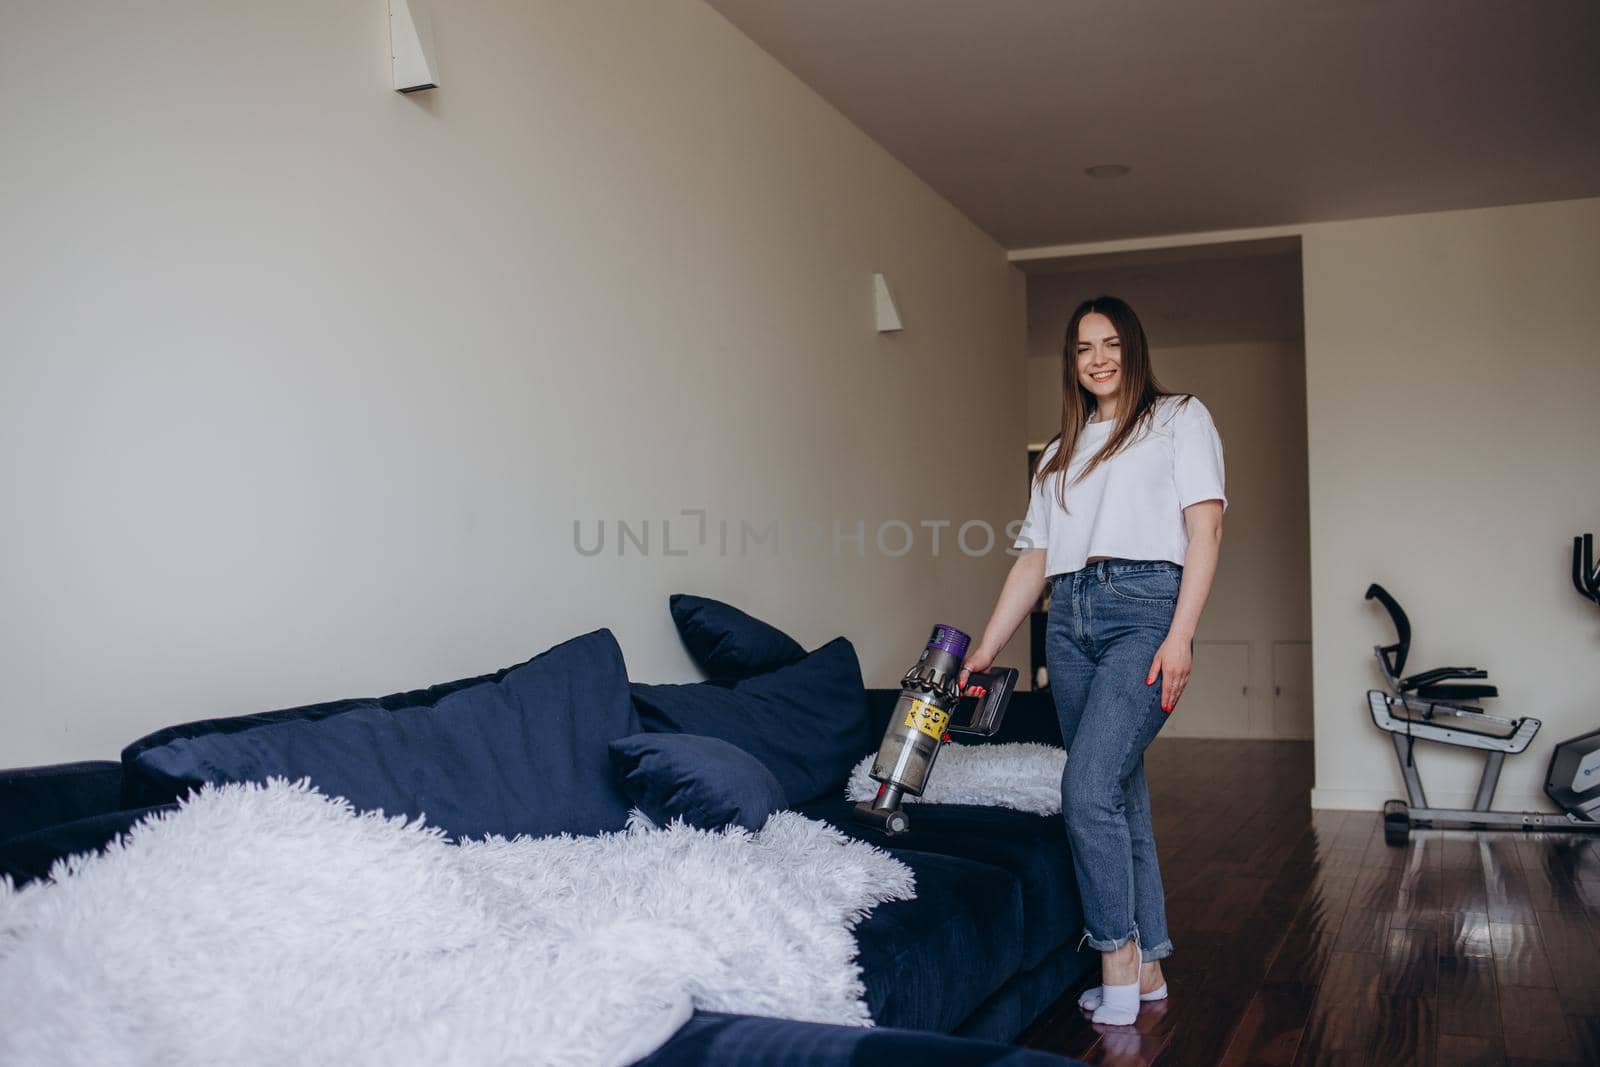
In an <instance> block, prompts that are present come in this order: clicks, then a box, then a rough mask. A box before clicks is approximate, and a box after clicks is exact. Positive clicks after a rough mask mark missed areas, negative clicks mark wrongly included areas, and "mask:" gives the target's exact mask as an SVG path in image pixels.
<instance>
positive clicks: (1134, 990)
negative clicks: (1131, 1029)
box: [1090, 978, 1139, 1026]
mask: <svg viewBox="0 0 1600 1067" xmlns="http://www.w3.org/2000/svg"><path fill="white" fill-rule="evenodd" d="M1100 996H1101V1001H1100V1006H1099V1007H1098V1008H1096V1009H1095V1010H1094V1014H1093V1015H1092V1016H1090V1018H1091V1019H1092V1020H1093V1021H1094V1022H1097V1023H1104V1024H1106V1025H1107V1026H1131V1025H1133V1022H1134V1020H1135V1019H1137V1018H1139V980H1138V979H1137V978H1135V979H1134V980H1133V981H1131V982H1129V983H1128V984H1127V985H1103V986H1101V987H1100Z"/></svg>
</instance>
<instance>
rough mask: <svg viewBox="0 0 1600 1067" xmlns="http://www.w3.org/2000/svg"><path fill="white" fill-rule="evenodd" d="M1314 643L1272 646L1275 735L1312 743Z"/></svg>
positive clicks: (1287, 642) (1279, 642) (1300, 642)
mask: <svg viewBox="0 0 1600 1067" xmlns="http://www.w3.org/2000/svg"><path fill="white" fill-rule="evenodd" d="M1312 732H1313V731H1312V724H1311V642H1310V641H1274V642H1273V643H1272V736H1273V737H1292V738H1295V739H1297V740H1303V741H1309V740H1311V736H1312Z"/></svg>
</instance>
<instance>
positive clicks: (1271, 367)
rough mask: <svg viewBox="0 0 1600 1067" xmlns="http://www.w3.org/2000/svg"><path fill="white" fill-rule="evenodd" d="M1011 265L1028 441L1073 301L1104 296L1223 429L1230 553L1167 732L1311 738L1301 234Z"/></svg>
mask: <svg viewBox="0 0 1600 1067" xmlns="http://www.w3.org/2000/svg"><path fill="white" fill-rule="evenodd" d="M1018 266H1019V267H1021V268H1022V269H1023V270H1024V271H1025V272H1026V273H1027V275H1028V280H1027V307H1028V359H1027V368H1028V369H1027V388H1028V396H1027V425H1028V436H1029V444H1030V449H1038V448H1042V447H1043V446H1044V444H1045V443H1046V442H1047V441H1049V439H1050V438H1051V437H1053V436H1055V434H1056V433H1057V432H1058V431H1059V423H1060V408H1059V403H1060V395H1061V394H1060V390H1061V358H1062V356H1061V348H1062V342H1063V335H1064V333H1065V330H1066V323H1067V319H1068V318H1069V317H1070V316H1071V313H1072V309H1073V308H1074V307H1075V306H1077V304H1078V303H1079V302H1081V301H1083V300H1086V299H1088V298H1089V297H1093V296H1098V295H1101V294H1110V295H1113V296H1119V297H1121V298H1122V299H1124V300H1126V301H1127V302H1128V303H1129V304H1130V305H1132V307H1133V308H1134V310H1135V311H1136V312H1137V313H1138V315H1139V318H1140V321H1141V322H1142V323H1143V324H1144V328H1145V333H1146V334H1147V336H1148V340H1149V344H1150V357H1151V363H1152V365H1153V368H1154V371H1155V374H1156V378H1157V379H1158V380H1159V381H1160V383H1161V385H1162V386H1163V387H1164V388H1165V389H1168V390H1170V391H1173V392H1183V393H1194V394H1195V395H1196V396H1198V397H1199V398H1200V399H1201V400H1202V401H1204V402H1205V405H1206V407H1207V408H1209V409H1210V410H1211V414H1212V417H1213V418H1214V419H1215V421H1216V424H1217V430H1218V432H1219V434H1220V435H1221V437H1222V445H1223V458H1224V462H1225V464H1226V468H1227V492H1228V511H1227V515H1226V518H1225V519H1224V523H1223V527H1224V537H1223V550H1222V559H1221V562H1220V563H1219V565H1218V570H1217V579H1216V583H1215V586H1214V587H1213V589H1212V593H1211V598H1210V600H1209V602H1208V603H1207V606H1206V610H1205V613H1204V614H1203V615H1202V617H1201V620H1200V627H1199V631H1198V633H1197V634H1196V635H1195V662H1194V674H1193V677H1192V679H1191V681H1190V684H1189V688H1188V690H1187V691H1186V692H1185V694H1184V697H1183V701H1182V703H1181V704H1179V706H1178V710H1177V711H1176V712H1174V713H1173V716H1172V719H1171V721H1169V722H1168V724H1167V725H1166V727H1165V728H1164V729H1163V731H1162V733H1163V735H1164V736H1175V737H1203V738H1262V739H1268V738H1271V739H1294V740H1310V739H1311V737H1312V698H1311V694H1312V691H1311V570H1310V517H1309V507H1308V480H1307V473H1306V389H1305V380H1306V379H1305V316H1304V311H1303V304H1302V296H1301V294H1302V288H1301V268H1300V241H1299V238H1297V237H1288V238H1274V239H1270V240H1257V241H1236V242H1229V243H1224V244H1207V245H1194V246H1188V247H1179V248H1159V249H1148V250H1142V251H1134V252H1117V253H1110V254H1099V255H1087V256H1063V257H1059V258H1052V259H1039V260H1029V261H1026V262H1022V263H1019V264H1018ZM1019 466H1020V463H1019ZM1035 628H1036V629H1037V628H1038V621H1037V620H1036V622H1035ZM1038 643H1039V644H1042V642H1038ZM1036 679H1038V676H1037V674H1036ZM1038 680H1045V679H1038Z"/></svg>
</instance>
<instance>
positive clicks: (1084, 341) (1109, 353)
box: [1077, 312, 1122, 413]
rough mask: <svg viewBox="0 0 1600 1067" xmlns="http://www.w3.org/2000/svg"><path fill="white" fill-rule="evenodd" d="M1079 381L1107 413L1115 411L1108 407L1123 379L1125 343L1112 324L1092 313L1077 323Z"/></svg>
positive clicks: (1102, 316) (1097, 313) (1102, 410)
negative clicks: (1123, 347)
mask: <svg viewBox="0 0 1600 1067" xmlns="http://www.w3.org/2000/svg"><path fill="white" fill-rule="evenodd" d="M1077 347H1078V354H1077V360H1078V381H1079V383H1081V384H1082V385H1083V387H1084V388H1085V389H1087V390H1089V392H1090V393H1092V394H1094V397H1095V400H1096V402H1097V403H1099V405H1100V409H1101V412H1102V413H1104V412H1106V411H1108V410H1110V409H1111V408H1112V407H1114V406H1115V405H1114V404H1106V403H1105V401H1106V400H1107V399H1108V398H1111V397H1115V396H1116V395H1117V390H1118V388H1119V386H1120V385H1121V381H1120V379H1121V377H1122V339H1121V338H1120V337H1118V336H1117V329H1116V327H1115V326H1112V325H1111V320H1110V319H1108V318H1106V317H1105V316H1104V315H1102V314H1100V313H1099V312H1091V313H1090V314H1088V315H1085V316H1084V317H1083V318H1082V319H1080V320H1078V345H1077Z"/></svg>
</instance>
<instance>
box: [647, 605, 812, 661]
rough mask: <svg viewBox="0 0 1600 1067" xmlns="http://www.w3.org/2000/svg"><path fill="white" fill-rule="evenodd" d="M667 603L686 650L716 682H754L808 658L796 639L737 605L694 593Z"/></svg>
mask: <svg viewBox="0 0 1600 1067" xmlns="http://www.w3.org/2000/svg"><path fill="white" fill-rule="evenodd" d="M667 603H668V607H669V608H670V609H671V611H672V621H673V623H674V624H675V625H676V626H677V627H678V636H679V637H681V638H683V647H684V648H686V649H688V650H689V655H690V657H691V658H692V659H693V660H694V661H695V662H696V663H698V664H699V665H700V669H701V670H703V671H705V672H706V674H707V675H708V676H710V677H712V678H719V679H721V678H726V679H737V678H749V677H752V676H754V675H757V674H763V673H765V672H767V671H774V670H777V669H778V668H779V667H787V666H788V665H789V664H791V663H799V662H800V661H801V660H802V659H804V658H805V655H806V650H805V649H804V648H802V647H800V644H799V643H798V642H797V641H795V639H794V638H792V637H790V636H789V635H788V634H786V633H784V632H783V631H782V630H780V629H778V628H777V627H775V626H771V625H769V624H767V623H764V622H762V621H761V620H760V619H757V618H755V617H754V616H751V615H746V614H745V613H744V612H742V611H740V610H739V609H738V608H736V607H734V606H733V605H731V604H724V603H723V602H722V601H720V600H712V599H710V598H709V597H703V596H690V595H689V594H688V593H674V594H672V596H671V597H670V598H669V599H668V602H667Z"/></svg>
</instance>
